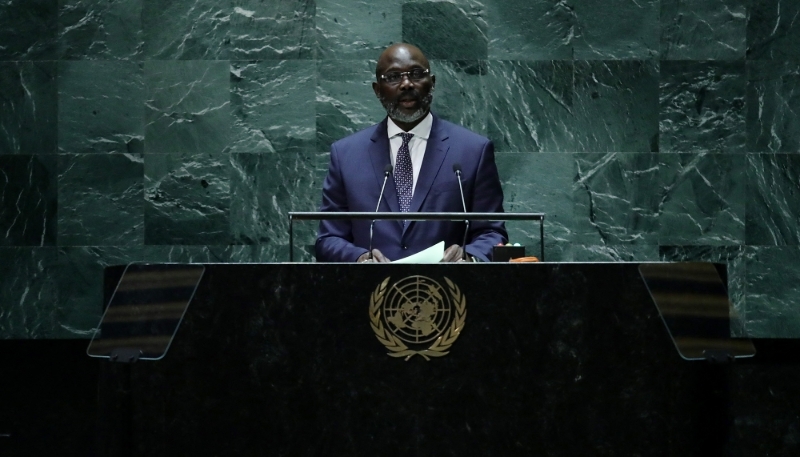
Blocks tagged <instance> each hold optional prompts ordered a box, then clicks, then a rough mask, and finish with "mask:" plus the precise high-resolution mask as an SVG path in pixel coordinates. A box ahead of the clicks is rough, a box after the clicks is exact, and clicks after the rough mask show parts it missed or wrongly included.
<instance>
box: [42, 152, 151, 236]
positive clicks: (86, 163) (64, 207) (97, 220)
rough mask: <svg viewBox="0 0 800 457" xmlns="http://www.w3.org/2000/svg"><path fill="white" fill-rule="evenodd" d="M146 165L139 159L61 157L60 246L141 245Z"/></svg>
mask: <svg viewBox="0 0 800 457" xmlns="http://www.w3.org/2000/svg"><path fill="white" fill-rule="evenodd" d="M142 162H143V161H142V156H141V155H138V154H63V155H60V156H59V157H58V245H59V246H137V245H141V244H142V242H143V239H144V206H143V201H142V187H143V186H142V181H143V164H142Z"/></svg>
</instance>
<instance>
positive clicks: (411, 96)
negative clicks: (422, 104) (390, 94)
mask: <svg viewBox="0 0 800 457" xmlns="http://www.w3.org/2000/svg"><path fill="white" fill-rule="evenodd" d="M406 100H419V93H417V91H414V92H410V93H408V92H407V93H406V94H404V95H402V96H400V97H398V98H397V101H399V102H404V101H406Z"/></svg>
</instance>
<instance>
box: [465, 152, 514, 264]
mask: <svg viewBox="0 0 800 457" xmlns="http://www.w3.org/2000/svg"><path fill="white" fill-rule="evenodd" d="M468 205H469V207H468V210H469V211H470V212H476V213H502V212H503V188H502V187H501V185H500V175H499V174H498V172H497V165H496V164H495V161H494V144H493V143H492V142H491V141H487V142H486V143H485V144H484V145H483V150H482V151H481V156H480V159H479V161H478V168H477V172H476V174H475V184H474V189H473V192H472V201H471V202H469V203H468ZM507 242H508V232H506V228H505V223H504V222H503V221H473V222H471V223H470V229H469V234H468V242H467V245H466V247H465V250H466V251H467V253H468V254H470V255H471V256H473V257H477V258H479V259H481V260H483V261H484V262H487V261H489V260H490V259H491V255H492V247H493V246H495V245H497V244H498V243H503V244H505V243H507Z"/></svg>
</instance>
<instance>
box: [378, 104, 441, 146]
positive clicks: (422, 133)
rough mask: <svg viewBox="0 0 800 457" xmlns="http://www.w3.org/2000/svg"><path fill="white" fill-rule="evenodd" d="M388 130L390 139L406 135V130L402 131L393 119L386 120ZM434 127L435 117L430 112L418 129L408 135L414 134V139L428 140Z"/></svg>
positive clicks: (418, 125)
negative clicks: (402, 134)
mask: <svg viewBox="0 0 800 457" xmlns="http://www.w3.org/2000/svg"><path fill="white" fill-rule="evenodd" d="M386 120H387V121H388V122H386V129H387V133H388V134H389V138H393V137H395V136H397V135H399V134H401V133H405V130H403V129H401V128H400V127H398V126H397V124H395V123H394V121H393V120H392V118H387V119H386ZM432 127H433V115H432V114H431V112H430V111H428V115H427V116H425V117H424V118H423V119H422V122H420V123H419V124H417V126H416V127H414V128H413V129H411V130H409V132H408V133H413V134H414V138H422V139H424V140H427V139H428V138H429V137H430V136H431V128H432Z"/></svg>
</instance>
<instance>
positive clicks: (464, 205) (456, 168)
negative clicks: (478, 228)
mask: <svg viewBox="0 0 800 457" xmlns="http://www.w3.org/2000/svg"><path fill="white" fill-rule="evenodd" d="M453 172H454V173H455V174H456V176H457V177H458V190H459V191H460V192H461V207H462V208H464V214H467V203H466V202H465V200H464V187H463V186H462V185H461V164H460V163H458V162H456V163H454V164H453ZM464 224H465V227H464V241H463V242H462V243H461V248H462V251H463V257H462V260H464V261H465V262H466V261H467V233H468V232H469V220H468V219H466V220H464Z"/></svg>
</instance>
